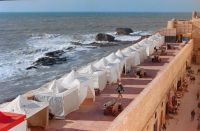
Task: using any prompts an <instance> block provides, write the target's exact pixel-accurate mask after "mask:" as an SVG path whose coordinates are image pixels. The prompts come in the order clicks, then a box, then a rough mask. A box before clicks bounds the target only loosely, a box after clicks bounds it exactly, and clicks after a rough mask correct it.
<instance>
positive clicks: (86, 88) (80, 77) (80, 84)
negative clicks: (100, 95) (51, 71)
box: [60, 70, 95, 104]
mask: <svg viewBox="0 0 200 131" xmlns="http://www.w3.org/2000/svg"><path fill="white" fill-rule="evenodd" d="M69 76H70V77H69ZM72 78H74V80H73V79H72ZM69 80H71V81H69ZM60 81H61V84H62V85H63V86H64V87H65V86H71V85H73V86H75V87H77V88H78V95H79V103H80V104H82V103H83V101H84V100H85V99H86V98H92V99H93V100H95V91H94V87H91V82H92V76H91V75H88V74H79V73H78V72H75V71H73V70H72V71H71V72H70V73H69V74H68V75H67V76H64V77H62V78H61V79H60Z"/></svg>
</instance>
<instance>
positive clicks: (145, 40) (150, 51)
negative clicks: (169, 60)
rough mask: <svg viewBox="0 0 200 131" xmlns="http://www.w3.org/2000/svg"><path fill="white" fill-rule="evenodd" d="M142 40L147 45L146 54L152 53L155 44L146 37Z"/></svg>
mask: <svg viewBox="0 0 200 131" xmlns="http://www.w3.org/2000/svg"><path fill="white" fill-rule="evenodd" d="M142 42H143V43H142V44H143V45H144V46H146V47H147V48H146V52H147V56H150V55H151V54H153V52H154V47H156V44H155V43H154V42H153V41H150V40H148V39H144V40H143V41H142Z"/></svg>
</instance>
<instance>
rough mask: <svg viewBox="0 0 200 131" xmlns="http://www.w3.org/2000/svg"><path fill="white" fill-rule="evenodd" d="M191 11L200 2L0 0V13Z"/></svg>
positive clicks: (190, 0) (171, 0) (194, 0)
mask: <svg viewBox="0 0 200 131" xmlns="http://www.w3.org/2000/svg"><path fill="white" fill-rule="evenodd" d="M192 10H197V11H199V10H200V0H15V1H1V0H0V12H16V11H17V12H34V11H37V12H68V11H70V12H81V11H86V12H88V11H96V12H114V11H116V12H157V11H159V12H191V11H192Z"/></svg>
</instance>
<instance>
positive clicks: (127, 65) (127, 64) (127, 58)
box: [115, 50, 133, 72]
mask: <svg viewBox="0 0 200 131" xmlns="http://www.w3.org/2000/svg"><path fill="white" fill-rule="evenodd" d="M115 55H116V56H118V57H119V58H120V59H122V60H123V61H124V63H125V64H124V66H125V72H127V71H130V70H131V66H132V64H131V62H130V61H131V60H132V59H133V57H132V56H128V55H124V54H123V53H122V51H121V50H118V51H117V52H116V53H115Z"/></svg>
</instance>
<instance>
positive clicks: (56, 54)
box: [45, 50, 65, 57]
mask: <svg viewBox="0 0 200 131" xmlns="http://www.w3.org/2000/svg"><path fill="white" fill-rule="evenodd" d="M64 53H65V52H64V51H63V50H56V51H52V52H47V53H45V56H48V57H60V56H61V55H63V54H64Z"/></svg>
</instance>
